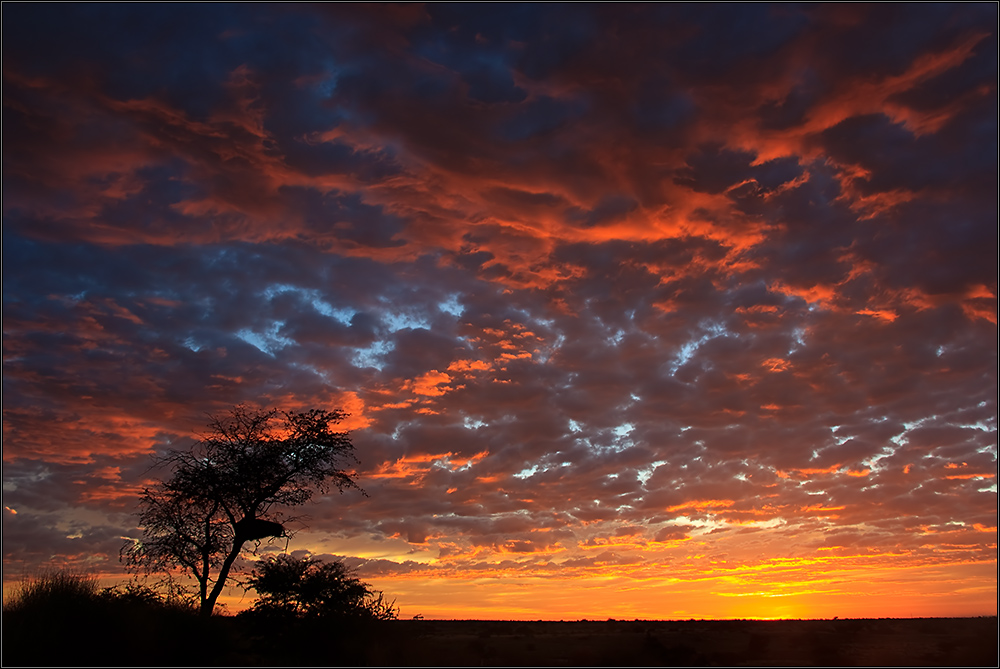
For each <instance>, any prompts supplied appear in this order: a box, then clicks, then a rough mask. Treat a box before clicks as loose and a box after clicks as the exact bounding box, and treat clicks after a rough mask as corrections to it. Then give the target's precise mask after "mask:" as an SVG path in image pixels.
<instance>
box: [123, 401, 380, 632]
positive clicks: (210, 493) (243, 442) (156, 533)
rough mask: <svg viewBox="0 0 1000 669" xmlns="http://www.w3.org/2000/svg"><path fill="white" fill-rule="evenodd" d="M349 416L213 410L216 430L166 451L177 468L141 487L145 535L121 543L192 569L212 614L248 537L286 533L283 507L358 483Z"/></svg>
mask: <svg viewBox="0 0 1000 669" xmlns="http://www.w3.org/2000/svg"><path fill="white" fill-rule="evenodd" d="M346 416H347V414H345V413H344V412H343V411H340V410H333V411H325V410H321V409H312V410H310V411H306V412H301V413H300V412H294V411H293V412H288V411H279V410H277V409H272V410H254V409H250V408H247V407H245V406H242V405H240V406H236V407H234V408H233V409H231V410H230V411H229V414H228V415H226V416H223V417H213V418H212V420H211V422H210V423H209V433H208V434H207V435H206V436H205V437H203V438H202V439H201V440H200V441H198V442H197V443H196V444H195V445H194V446H193V447H192V448H191V449H189V450H173V451H170V452H168V453H167V454H166V455H164V456H163V457H162V458H160V461H159V462H160V464H162V465H165V466H168V467H170V468H172V470H173V474H172V476H171V477H170V478H169V479H167V480H166V481H159V482H157V483H156V484H155V485H153V486H152V487H149V488H146V489H145V490H144V491H143V493H142V496H141V499H140V503H139V506H140V510H139V520H140V526H141V527H142V530H143V538H142V539H141V540H138V541H135V542H132V543H130V544H129V545H127V546H126V547H125V548H124V549H123V552H122V555H123V559H124V560H125V562H126V564H127V565H128V566H130V567H132V568H134V569H139V570H145V571H147V572H155V571H162V572H166V573H168V574H169V573H172V572H175V571H177V570H180V571H182V572H186V573H187V574H189V575H191V576H193V577H194V578H195V580H196V581H197V582H198V597H199V602H200V610H201V612H202V614H204V615H211V613H212V611H213V609H214V608H215V603H216V601H217V600H218V598H219V595H220V594H221V593H222V589H223V587H224V585H225V583H226V579H227V578H228V577H229V574H230V572H231V570H232V569H233V565H234V563H235V562H236V559H237V557H239V555H240V553H241V551H243V549H244V546H246V544H247V542H250V541H257V540H260V539H266V538H272V537H280V536H287V531H286V529H285V527H284V525H283V524H282V522H281V521H282V519H283V517H282V516H281V515H280V514H281V509H282V508H287V507H295V506H300V505H302V504H305V503H306V502H307V501H309V499H311V497H312V496H313V494H314V493H315V492H317V491H320V492H327V491H329V490H330V489H331V488H334V487H335V488H337V489H338V490H340V491H344V490H345V489H348V488H355V489H358V490H360V488H358V485H357V484H356V483H355V481H354V474H353V473H351V472H349V471H346V470H345V469H344V467H345V466H346V465H348V464H350V463H352V462H353V463H356V462H357V458H356V457H355V455H354V445H353V444H352V443H351V440H350V439H349V437H348V435H347V433H346V432H337V431H335V430H334V426H335V425H336V424H337V423H339V422H340V421H342V420H343V419H344V418H345V417H346ZM363 492H364V491H362V494H363Z"/></svg>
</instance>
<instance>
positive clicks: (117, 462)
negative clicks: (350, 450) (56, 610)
mask: <svg viewBox="0 0 1000 669" xmlns="http://www.w3.org/2000/svg"><path fill="white" fill-rule="evenodd" d="M996 25H997V14H996V7H995V6H992V5H988V4H985V5H976V4H960V5H943V6H942V5H936V6H927V7H925V6H923V5H920V6H907V7H895V6H890V5H884V6H858V5H833V6H830V5H814V6H806V7H799V6H791V5H774V6H768V5H748V6H739V7H735V8H734V7H728V6H727V7H722V6H709V7H708V8H701V7H694V6H684V5H637V6H630V7H626V8H619V7H612V6H603V5H581V6H573V5H524V6H516V7H507V6H502V7H501V6H493V7H487V8H485V9H484V8H481V7H479V6H473V5H463V4H458V5H429V6H424V5H402V6H372V5H361V6H344V5H313V6H305V7H297V8H292V9H285V8H281V7H275V6H268V5H251V6H235V5H221V6H185V7H184V8H183V9H181V8H179V7H171V6H145V5H143V6H132V7H118V6H96V5H80V6H76V5H74V6H65V7H60V8H59V11H58V12H55V11H53V10H52V8H51V7H49V6H44V5H5V6H4V46H3V49H4V54H3V55H4V114H3V124H4V128H3V137H4V148H3V154H4V177H3V178H4V214H3V216H4V223H3V225H4V233H3V234H4V244H3V266H4V270H3V277H4V318H3V322H4V325H3V329H4V402H3V414H4V449H3V451H4V500H5V501H4V504H5V507H6V510H5V514H4V529H3V532H4V560H5V565H7V566H8V567H9V569H5V573H8V572H9V571H10V569H14V570H15V571H17V570H18V569H32V568H36V567H37V566H39V565H52V564H66V565H74V566H84V567H87V568H93V569H97V570H104V571H106V572H114V571H116V570H117V569H118V565H117V550H118V547H119V545H120V543H121V537H122V536H131V535H134V534H135V533H136V532H137V531H138V530H137V529H136V528H135V527H134V525H135V519H134V517H132V516H130V515H129V514H130V513H131V512H132V511H133V510H134V505H135V501H136V491H137V490H139V489H141V487H142V485H143V484H144V482H146V481H148V480H149V479H150V478H151V477H152V476H154V475H155V472H150V471H148V467H149V462H150V460H149V457H150V455H151V454H154V453H156V452H158V451H160V450H162V449H165V448H171V447H178V446H183V445H184V444H187V443H190V439H192V437H193V436H194V435H196V434H197V433H198V432H199V431H200V430H201V429H203V428H204V426H205V424H206V413H217V412H221V411H225V409H226V408H227V407H230V406H232V405H234V404H236V403H240V402H248V403H251V404H255V405H260V406H265V407H269V406H279V407H286V408H292V409H301V408H308V407H312V406H318V407H324V408H333V407H340V408H343V409H345V410H347V411H348V412H350V414H351V416H350V417H349V419H348V421H347V423H345V426H346V427H348V428H351V429H353V430H354V432H353V439H354V443H355V445H356V447H357V450H358V455H359V458H360V460H361V465H360V468H359V470H358V475H359V482H360V483H361V485H362V486H363V487H364V488H365V489H366V491H367V492H368V493H369V495H370V497H368V498H362V497H361V496H359V495H358V496H355V495H351V494H345V495H343V496H339V497H333V498H327V499H323V500H320V503H318V504H315V505H311V506H310V507H309V508H308V509H307V511H308V514H309V515H310V519H309V520H308V525H307V526H304V527H303V528H301V531H300V533H299V535H298V537H297V538H296V540H295V543H296V545H295V546H293V548H295V549H298V550H309V551H312V552H314V553H317V554H321V553H332V554H337V555H346V556H349V557H351V559H353V560H355V561H356V563H357V564H358V565H359V566H360V569H361V573H362V574H365V575H367V576H369V577H371V578H373V579H375V580H376V582H377V583H379V584H380V585H384V586H385V587H386V588H387V589H389V590H393V589H395V590H398V591H400V592H402V593H403V595H402V596H403V600H401V603H403V604H404V605H405V607H404V608H406V607H416V608H419V607H420V606H421V603H423V604H422V605H423V606H425V607H426V610H427V611H429V612H431V613H438V614H440V615H448V616H457V617H495V615H499V613H498V612H500V611H504V612H506V613H507V614H509V615H511V616H516V617H542V616H545V617H549V616H553V617H573V616H574V615H579V614H582V613H587V614H588V615H591V616H599V615H601V612H600V611H603V610H607V611H614V612H616V614H617V615H631V613H635V614H636V615H639V614H642V615H644V616H647V617H670V616H672V615H687V614H691V615H704V616H727V615H743V616H748V615H768V614H767V612H764V613H754V610H757V611H760V609H759V608H758V609H753V607H751V606H749V605H748V604H747V605H744V604H745V603H747V602H753V603H754V604H753V605H754V606H758V607H759V606H764V605H765V604H763V603H762V602H765V600H766V599H767V597H771V598H773V597H779V598H784V599H782V601H783V602H793V601H794V602H798V604H796V606H798V608H794V607H793V608H794V610H793V609H788V611H791V613H789V615H791V614H795V615H810V614H815V615H818V614H819V612H823V611H826V610H828V609H830V607H833V606H834V605H836V606H840V607H843V606H849V605H852V604H851V602H852V598H853V599H856V597H855V596H856V594H857V593H856V592H855V586H853V585H852V586H847V585H845V583H847V582H849V581H850V580H852V579H856V578H858V575H859V574H883V573H884V574H885V576H884V577H879V578H882V581H879V582H880V583H884V584H885V585H884V592H885V593H888V594H887V595H886V596H887V597H888V598H889V599H882V600H880V602H881V603H880V604H878V605H876V604H872V605H871V606H868V607H867V608H865V609H864V611H865V612H866V614H869V615H889V614H888V613H885V612H886V611H893V610H895V609H893V608H892V607H893V606H896V604H893V603H892V602H893V601H895V600H892V597H893V596H895V597H898V598H903V599H902V600H900V601H903V600H905V603H906V606H909V607H911V609H910V610H911V611H912V610H913V607H917V608H918V609H919V611H920V612H922V613H923V614H924V615H945V614H949V615H954V614H980V613H993V614H995V611H996V608H995V607H996V580H995V573H996V572H995V568H996V536H997V530H996V525H997V511H996V509H997V498H996V474H997V464H996V453H997V436H996V435H997V384H996V378H997V376H996V370H997V306H996V304H997V303H996V295H997V248H998V247H997V231H996V225H995V221H996V220H997V197H996V183H997V162H996V155H997V152H996V147H997V134H996V133H997V130H996V118H997V90H996V81H997V69H996V62H997V58H996V56H997V35H996ZM906 570H915V571H914V573H919V574H920V575H921V578H920V579H918V581H920V582H921V584H919V585H917V586H912V587H911V586H910V585H906V586H902V585H900V581H899V574H901V573H903V572H904V571H906ZM930 574H934V577H933V578H931V577H930V576H929V575H930ZM983 574H992V577H991V576H985V579H986V580H985V582H984V580H983V579H984V577H983ZM594 577H598V578H604V579H613V580H612V582H613V583H614V584H615V586H614V588H611V589H608V588H604V586H598V585H595V584H599V583H600V581H594V580H592V579H593V578H594ZM873 578H875V577H874V576H873ZM991 578H992V582H990V579H991ZM379 579H381V580H379ZM477 579H479V580H477ZM481 579H487V581H481ZM566 579H574V580H573V582H574V583H577V582H578V583H581V584H585V585H584V586H583V587H584V588H587V587H595V588H598V587H600V588H604V589H600V592H599V594H595V597H596V599H594V598H591V600H592V601H595V602H600V603H601V606H602V607H603V608H601V609H600V610H597V611H596V612H589V611H585V609H586V606H585V605H584V603H583V602H584V600H583V599H579V598H578V599H575V600H574V599H572V598H570V599H566V600H565V601H564V600H563V599H560V598H556V599H552V600H549V602H548V603H546V602H544V601H536V600H533V599H531V598H530V597H528V598H527V599H525V598H524V597H521V595H516V594H514V593H524V592H525V591H524V590H523V588H522V586H523V585H524V584H535V585H536V586H538V587H543V586H542V584H545V583H556V582H558V583H565V580H566ZM904 580H905V579H904ZM482 582H486V583H489V584H491V585H490V586H489V587H488V591H477V590H476V589H475V587H474V584H475V583H482ZM428 583H432V584H433V583H437V584H438V586H436V587H439V590H433V587H432V586H428V585H427V584H428ZM505 583H506V584H508V585H509V586H510V587H509V588H507V587H506V586H505V585H504V584H505ZM941 583H948V584H950V586H949V589H947V590H946V591H944V592H938V591H937V590H936V589H935V588H937V587H939V585H940V584H941ZM586 584H590V585H586ZM642 584H647V585H645V586H643V585H642ZM935 584H936V585H935ZM644 587H645V588H652V589H653V590H655V589H656V588H667V589H666V590H664V593H665V594H664V596H667V595H670V596H674V597H677V598H679V599H678V600H677V601H683V602H689V603H690V602H694V601H696V600H697V599H698V598H704V597H706V596H708V597H709V600H706V601H712V602H715V603H713V604H712V605H711V606H710V607H709V608H708V609H696V608H692V606H694V605H693V604H690V605H689V604H677V603H674V604H664V603H663V601H662V599H660V600H658V601H657V600H654V599H651V598H650V597H649V596H645V595H639V594H636V593H635V589H636V588H639V590H642V589H643V588H644ZM489 588H493V589H489ZM519 588H520V589H519ZM670 588H673V589H672V590H671V589H670ZM653 590H650V592H652V591H653ZM445 592H447V593H449V594H448V595H447V596H445V595H444V594H442V593H445ZM476 592H479V593H480V594H479V595H476V594H475V593H476ZM539 592H540V591H539ZM545 592H549V590H545ZM581 592H585V590H584V591H581ZM657 592H658V591H657ZM435 593H437V594H435ZM504 593H507V594H506V595H504ZM595 593H596V591H595ZM762 593H763V594H762ZM892 593H895V595H893V594H892ZM505 596H506V597H507V599H504V597H505ZM713 598H714V599H713ZM727 598H728V599H727ZM741 598H742V599H741ZM515 599H516V600H517V602H518V603H517V604H513V603H511V604H510V605H509V606H508V605H507V604H504V603H503V602H504V601H506V602H508V603H509V602H514V601H515ZM730 600H732V601H736V600H739V601H740V602H743V603H744V604H740V606H736V607H735V608H734V607H732V606H729V605H728V604H726V603H725V602H727V601H730ZM574 602H575V603H574ZM765 603H766V602H765ZM588 605H589V604H588ZM879 606H881V607H882V608H879ZM463 607H464V608H463ZM574 607H576V608H574ZM712 607H714V608H712ZM824 607H826V608H824ZM921 607H922V608H921ZM775 610H777V609H775ZM783 610H784V609H783ZM831 610H832V609H831ZM837 610H840V611H843V610H844V609H843V608H840V609H837ZM490 611H493V612H494V613H495V615H494V616H490V615H487V614H488V613H489V612H490ZM803 612H804V613H803ZM405 613H406V611H404V614H405ZM609 615H610V614H609ZM783 615H784V614H783ZM841 615H844V614H843V613H841Z"/></svg>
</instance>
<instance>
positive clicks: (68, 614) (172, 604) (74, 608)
mask: <svg viewBox="0 0 1000 669" xmlns="http://www.w3.org/2000/svg"><path fill="white" fill-rule="evenodd" d="M213 622H214V621H211V620H205V619H202V618H199V616H198V615H197V610H196V609H195V608H193V607H191V606H188V605H185V604H184V603H182V602H178V601H175V600H168V599H164V598H162V597H160V596H159V595H158V594H157V593H156V592H155V591H153V590H151V589H149V588H146V587H145V586H141V585H138V584H127V585H124V586H117V587H114V588H104V589H101V588H100V587H99V586H98V582H97V579H96V578H94V577H92V576H86V575H81V574H73V573H67V572H57V573H52V574H45V575H41V576H34V577H29V578H26V579H25V580H23V581H22V582H21V583H20V584H18V585H17V586H15V587H14V589H13V590H12V591H11V593H10V595H9V597H8V599H7V601H5V602H4V604H3V634H4V643H3V664H4V666H7V665H20V666H44V665H49V666H53V665H55V666H59V665H62V666H88V665H89V666H95V665H102V666H106V665H150V664H162V665H178V664H188V665H190V664H205V663H211V662H214V661H216V660H218V659H219V657H220V653H222V652H224V649H225V647H226V643H225V641H226V635H227V632H226V630H225V629H224V628H223V627H222V626H220V625H213V624H209V623H213ZM179 641H182V642H183V643H180V642H179Z"/></svg>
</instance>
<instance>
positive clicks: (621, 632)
mask: <svg viewBox="0 0 1000 669" xmlns="http://www.w3.org/2000/svg"><path fill="white" fill-rule="evenodd" d="M386 632H387V633H386V635H385V643H384V644H383V645H380V646H379V647H377V648H373V649H372V651H371V653H370V654H369V655H368V660H369V662H371V663H372V664H384V665H407V664H409V665H420V666H431V665H444V666H456V665H483V666H489V665H493V666H533V665H541V666H962V665H968V666H994V667H995V666H997V619H996V618H925V619H910V620H803V621H797V620H785V621H704V622H698V621H687V622H645V621H633V622H626V621H618V622H567V623H563V622H476V621H469V622H463V621H397V622H396V623H393V627H392V628H389V629H387V631H386Z"/></svg>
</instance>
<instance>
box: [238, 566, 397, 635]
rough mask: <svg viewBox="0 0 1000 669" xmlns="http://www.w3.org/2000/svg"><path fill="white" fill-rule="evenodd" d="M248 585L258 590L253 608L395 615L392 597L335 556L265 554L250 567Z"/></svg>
mask: <svg viewBox="0 0 1000 669" xmlns="http://www.w3.org/2000/svg"><path fill="white" fill-rule="evenodd" d="M247 588H248V589H251V588H252V589H254V590H256V591H257V594H258V595H259V598H258V600H257V601H256V602H255V603H254V605H253V608H252V611H253V612H254V613H258V614H264V615H268V616H271V615H274V616H280V617H296V618H312V617H334V618H355V619H367V620H371V619H374V620H395V619H396V618H397V616H398V614H399V610H398V609H397V608H396V607H395V606H394V604H395V601H392V602H387V601H386V600H385V596H384V594H383V593H382V592H381V591H378V590H375V589H373V588H372V587H371V586H370V585H368V584H367V583H364V582H362V581H361V580H360V579H358V578H357V577H356V576H354V575H353V573H352V572H351V570H350V569H348V567H347V566H346V565H345V564H344V563H343V562H339V561H334V562H321V561H319V560H316V559H313V558H295V557H292V556H291V555H277V556H267V557H265V558H263V559H262V560H260V561H259V562H258V563H257V565H256V566H255V567H254V569H253V572H252V574H251V576H250V578H249V579H248V580H247Z"/></svg>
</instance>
